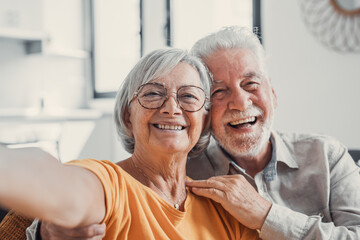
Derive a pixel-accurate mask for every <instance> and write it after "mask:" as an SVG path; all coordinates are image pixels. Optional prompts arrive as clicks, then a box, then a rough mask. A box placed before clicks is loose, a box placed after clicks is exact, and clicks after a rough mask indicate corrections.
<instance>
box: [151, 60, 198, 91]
mask: <svg viewBox="0 0 360 240" xmlns="http://www.w3.org/2000/svg"><path fill="white" fill-rule="evenodd" d="M149 82H151V83H152V82H156V83H160V84H163V85H164V86H165V87H177V88H178V87H181V86H185V85H194V86H199V87H201V85H202V84H201V80H200V74H199V73H198V71H197V70H196V69H195V68H194V67H193V66H192V65H190V64H188V63H183V62H180V63H179V64H178V65H176V67H175V68H173V69H172V70H171V71H170V72H168V73H166V74H163V75H162V76H160V77H158V78H155V79H152V80H150V81H149Z"/></svg>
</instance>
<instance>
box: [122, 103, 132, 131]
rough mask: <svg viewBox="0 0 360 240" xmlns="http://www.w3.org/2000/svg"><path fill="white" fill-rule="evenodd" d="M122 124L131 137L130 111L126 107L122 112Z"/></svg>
mask: <svg viewBox="0 0 360 240" xmlns="http://www.w3.org/2000/svg"><path fill="white" fill-rule="evenodd" d="M124 123H125V125H126V128H127V129H128V130H129V132H130V134H131V135H132V124H131V119H130V109H129V108H128V107H126V109H125V111H124Z"/></svg>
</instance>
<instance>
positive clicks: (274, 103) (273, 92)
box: [271, 87, 277, 108]
mask: <svg viewBox="0 0 360 240" xmlns="http://www.w3.org/2000/svg"><path fill="white" fill-rule="evenodd" d="M271 92H272V95H273V106H274V108H276V107H277V95H276V92H275V90H274V88H272V87H271Z"/></svg>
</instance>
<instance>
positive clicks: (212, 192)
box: [191, 187, 225, 203]
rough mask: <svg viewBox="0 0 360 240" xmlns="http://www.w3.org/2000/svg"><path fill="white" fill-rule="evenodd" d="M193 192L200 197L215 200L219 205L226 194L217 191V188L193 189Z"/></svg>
mask: <svg viewBox="0 0 360 240" xmlns="http://www.w3.org/2000/svg"><path fill="white" fill-rule="evenodd" d="M191 191H192V192H193V193H194V194H196V195H198V196H202V197H206V198H210V199H212V200H214V201H215V202H219V203H220V202H221V200H222V199H223V198H224V196H225V193H224V192H223V191H221V190H218V189H215V188H198V187H192V188H191Z"/></svg>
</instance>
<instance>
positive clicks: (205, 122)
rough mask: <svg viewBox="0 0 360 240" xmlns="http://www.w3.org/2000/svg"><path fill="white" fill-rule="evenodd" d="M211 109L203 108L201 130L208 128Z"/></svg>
mask: <svg viewBox="0 0 360 240" xmlns="http://www.w3.org/2000/svg"><path fill="white" fill-rule="evenodd" d="M210 111H211V110H205V112H204V116H203V129H202V132H203V131H205V130H208V129H209V128H210V122H211V114H210Z"/></svg>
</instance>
